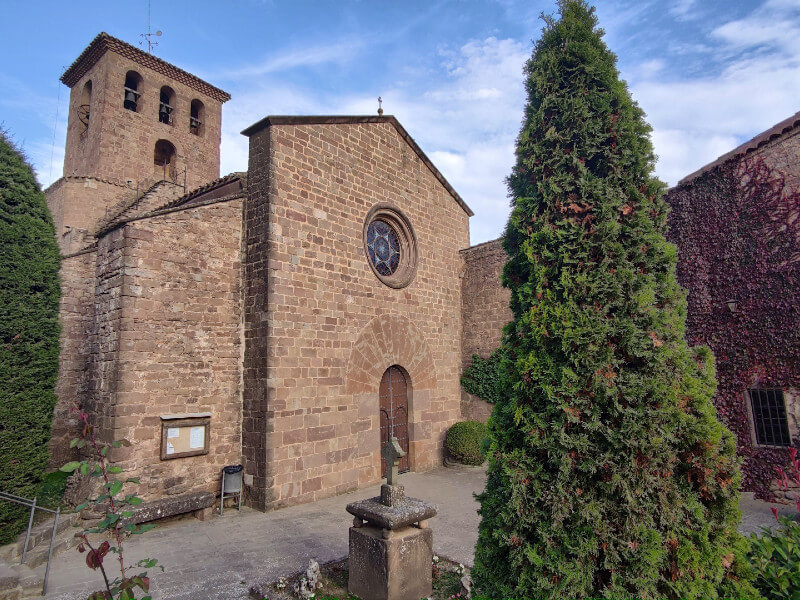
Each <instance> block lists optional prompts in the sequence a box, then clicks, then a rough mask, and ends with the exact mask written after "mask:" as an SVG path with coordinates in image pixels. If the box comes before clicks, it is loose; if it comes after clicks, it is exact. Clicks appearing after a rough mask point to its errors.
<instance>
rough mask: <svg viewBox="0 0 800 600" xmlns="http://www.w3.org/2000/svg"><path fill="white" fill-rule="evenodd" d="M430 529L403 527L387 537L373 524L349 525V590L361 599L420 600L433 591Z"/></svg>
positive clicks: (431, 533)
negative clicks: (370, 525)
mask: <svg viewBox="0 0 800 600" xmlns="http://www.w3.org/2000/svg"><path fill="white" fill-rule="evenodd" d="M432 558H433V532H432V531H431V530H430V529H417V528H416V527H406V528H403V529H400V530H397V531H392V533H391V535H390V536H389V538H388V539H386V538H385V537H384V536H383V532H382V531H381V529H379V528H376V527H369V526H366V527H358V528H355V527H351V528H350V562H349V570H350V574H349V581H348V591H349V592H350V593H351V594H353V595H355V596H358V597H359V598H361V599H362V600H419V599H420V598H426V597H428V596H430V594H431V592H432V591H433V587H432V583H433V582H432V573H431V560H432Z"/></svg>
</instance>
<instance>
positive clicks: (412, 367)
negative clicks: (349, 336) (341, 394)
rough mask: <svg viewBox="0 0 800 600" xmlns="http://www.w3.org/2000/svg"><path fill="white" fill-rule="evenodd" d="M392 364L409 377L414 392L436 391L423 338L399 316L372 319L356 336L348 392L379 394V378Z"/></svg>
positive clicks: (349, 369)
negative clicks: (401, 368)
mask: <svg viewBox="0 0 800 600" xmlns="http://www.w3.org/2000/svg"><path fill="white" fill-rule="evenodd" d="M392 365H400V366H401V367H403V368H404V369H405V370H406V371H407V372H408V374H409V376H410V378H411V382H412V386H413V388H414V393H415V394H416V393H417V392H420V391H422V390H432V389H434V388H436V379H437V378H436V367H435V365H434V362H433V356H432V355H431V351H430V348H429V347H428V344H427V342H426V341H425V338H424V337H423V335H422V333H421V332H420V330H419V329H418V328H417V326H416V325H414V323H412V322H411V321H410V320H409V319H407V318H406V317H403V316H401V315H390V314H387V315H381V316H379V317H375V318H374V319H372V320H371V321H370V322H369V323H367V324H366V325H365V326H364V328H363V329H362V330H361V332H360V333H359V335H358V337H357V338H356V341H355V342H354V343H353V348H352V350H351V351H350V358H349V360H348V363H347V388H346V389H347V392H348V393H350V394H363V393H375V394H377V393H378V387H379V386H380V382H381V377H383V374H384V372H385V371H386V369H388V368H389V367H390V366H392Z"/></svg>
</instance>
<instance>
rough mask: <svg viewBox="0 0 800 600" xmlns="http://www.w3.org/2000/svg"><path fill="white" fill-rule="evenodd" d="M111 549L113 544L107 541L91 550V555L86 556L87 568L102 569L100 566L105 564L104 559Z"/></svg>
mask: <svg viewBox="0 0 800 600" xmlns="http://www.w3.org/2000/svg"><path fill="white" fill-rule="evenodd" d="M110 548H111V544H109V543H108V542H107V541H106V542H103V543H102V544H100V545H99V546H98V547H97V548H95V549H94V550H89V553H88V554H87V555H86V566H87V567H89V568H90V569H97V568H98V567H100V565H102V564H103V558H105V556H106V554H108V551H109V549H110Z"/></svg>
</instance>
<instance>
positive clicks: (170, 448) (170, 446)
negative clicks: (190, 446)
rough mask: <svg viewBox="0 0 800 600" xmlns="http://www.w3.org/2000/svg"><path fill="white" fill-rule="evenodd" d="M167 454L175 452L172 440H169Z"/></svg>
mask: <svg viewBox="0 0 800 600" xmlns="http://www.w3.org/2000/svg"><path fill="white" fill-rule="evenodd" d="M167 454H175V446H173V445H172V442H167Z"/></svg>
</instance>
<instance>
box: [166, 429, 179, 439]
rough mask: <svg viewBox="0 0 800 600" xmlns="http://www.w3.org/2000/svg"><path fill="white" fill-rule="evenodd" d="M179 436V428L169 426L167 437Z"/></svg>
mask: <svg viewBox="0 0 800 600" xmlns="http://www.w3.org/2000/svg"><path fill="white" fill-rule="evenodd" d="M176 437H178V428H177V427H168V428H167V438H176Z"/></svg>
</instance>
